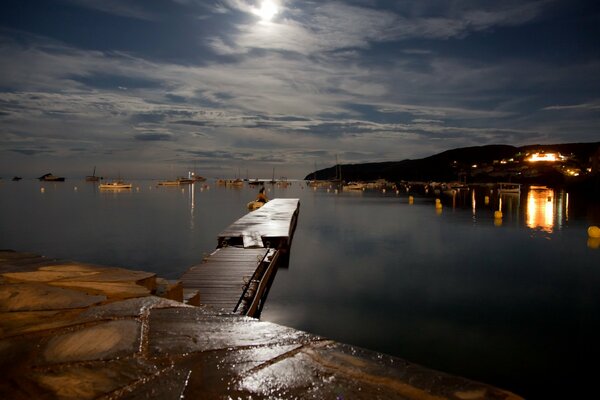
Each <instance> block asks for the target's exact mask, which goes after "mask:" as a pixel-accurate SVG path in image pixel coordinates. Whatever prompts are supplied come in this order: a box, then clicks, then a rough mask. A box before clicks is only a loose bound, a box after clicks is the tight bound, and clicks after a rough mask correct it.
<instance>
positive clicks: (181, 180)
mask: <svg viewBox="0 0 600 400" xmlns="http://www.w3.org/2000/svg"><path fill="white" fill-rule="evenodd" d="M177 182H179V184H180V185H191V184H192V183H195V182H196V181H195V180H194V179H192V178H184V177H182V176H180V177H179V178H177Z"/></svg>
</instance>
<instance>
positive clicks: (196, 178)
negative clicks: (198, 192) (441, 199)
mask: <svg viewBox="0 0 600 400" xmlns="http://www.w3.org/2000/svg"><path fill="white" fill-rule="evenodd" d="M190 179H192V180H193V181H194V182H204V181H205V180H206V178H205V177H203V176H200V175H196V173H195V172H192V173H191V174H190Z"/></svg>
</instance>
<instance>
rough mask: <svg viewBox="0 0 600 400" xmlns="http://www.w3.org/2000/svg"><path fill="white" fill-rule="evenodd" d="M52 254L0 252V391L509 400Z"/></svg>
mask: <svg viewBox="0 0 600 400" xmlns="http://www.w3.org/2000/svg"><path fill="white" fill-rule="evenodd" d="M2 257H4V258H2ZM2 260H4V261H2ZM27 260H29V261H31V262H32V263H29V264H28V262H27ZM16 261H18V262H22V267H23V270H17V269H15V264H16ZM3 262H4V263H5V264H2V263H3ZM53 262H54V263H55V265H47V264H46V263H45V262H40V259H39V258H36V257H32V256H30V255H27V256H26V257H21V258H19V257H18V255H17V254H8V255H4V252H0V276H3V278H2V279H0V399H14V400H21V399H23V400H25V399H32V398H35V399H38V398H40V399H55V398H56V399H96V398H109V399H156V398H158V399H173V400H176V399H177V400H179V399H181V398H191V399H195V398H208V399H213V398H214V399H222V398H223V399H225V398H244V399H246V398H257V399H262V398H264V399H266V398H269V399H270V398H331V399H342V398H344V399H349V398H361V399H373V398H375V399H377V398H380V399H413V400H440V399H448V400H468V399H470V400H484V399H493V400H502V399H503V400H509V399H510V400H513V399H515V400H516V399H520V397H518V396H516V395H514V394H512V393H510V392H506V391H503V390H500V389H497V388H494V387H491V386H488V385H485V384H481V383H476V382H472V381H469V380H467V379H464V378H460V377H455V376H452V375H448V374H444V373H441V372H437V371H432V370H429V369H426V368H423V367H420V366H417V365H414V364H410V363H408V362H406V361H404V360H401V359H399V358H395V357H390V356H386V355H382V354H378V353H374V352H369V351H366V350H362V349H358V348H356V347H352V346H347V345H342V344H339V343H336V342H333V341H330V340H326V339H324V338H322V337H319V336H316V335H312V334H309V333H305V332H301V331H298V330H295V329H292V328H287V327H283V326H280V325H276V324H273V323H269V322H262V321H259V320H256V319H253V318H248V317H243V316H238V315H232V314H219V313H216V312H215V311H214V309H211V308H209V307H206V308H203V307H191V306H187V305H185V304H182V303H179V302H176V301H172V300H167V299H162V298H158V297H154V296H148V293H149V288H148V285H150V286H151V285H152V284H153V282H155V277H154V276H153V274H146V273H140V272H134V271H131V273H128V272H126V271H124V270H122V269H119V268H116V269H110V268H102V267H100V268H98V269H95V267H94V266H89V265H80V264H66V263H59V262H56V261H53ZM6 263H10V264H6ZM7 265H9V266H8V267H7ZM32 266H35V267H32ZM2 271H5V272H4V273H3V275H2ZM6 271H9V272H6ZM110 271H112V272H110ZM112 273H114V275H111V274H112ZM103 277H104V278H103ZM57 283H59V284H60V287H59V286H55V285H56V284H57ZM130 285H133V286H132V287H135V286H137V288H140V289H141V290H139V291H138V290H136V289H131V287H130ZM120 290H122V292H120ZM128 296H129V297H128Z"/></svg>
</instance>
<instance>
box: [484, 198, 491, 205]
mask: <svg viewBox="0 0 600 400" xmlns="http://www.w3.org/2000/svg"><path fill="white" fill-rule="evenodd" d="M483 202H484V203H485V205H488V204H490V196H485V197H484V198H483Z"/></svg>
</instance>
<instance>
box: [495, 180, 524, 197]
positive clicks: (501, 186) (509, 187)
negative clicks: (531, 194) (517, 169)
mask: <svg viewBox="0 0 600 400" xmlns="http://www.w3.org/2000/svg"><path fill="white" fill-rule="evenodd" d="M520 193H521V184H520V183H510V182H508V183H507V182H500V183H498V194H520Z"/></svg>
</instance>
